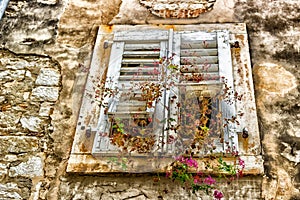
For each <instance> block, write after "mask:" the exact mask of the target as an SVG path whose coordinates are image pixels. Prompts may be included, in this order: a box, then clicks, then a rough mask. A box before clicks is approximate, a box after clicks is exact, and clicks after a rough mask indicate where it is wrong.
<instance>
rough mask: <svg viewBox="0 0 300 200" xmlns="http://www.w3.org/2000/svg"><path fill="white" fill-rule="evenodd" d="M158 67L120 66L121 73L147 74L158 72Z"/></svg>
mask: <svg viewBox="0 0 300 200" xmlns="http://www.w3.org/2000/svg"><path fill="white" fill-rule="evenodd" d="M158 69H159V68H158V67H147V66H145V67H122V68H121V73H122V72H124V73H130V72H133V73H148V74H154V73H159V71H158Z"/></svg>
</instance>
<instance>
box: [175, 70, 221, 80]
mask: <svg viewBox="0 0 300 200" xmlns="http://www.w3.org/2000/svg"><path fill="white" fill-rule="evenodd" d="M194 76H195V77H201V79H202V80H201V81H209V80H220V76H219V72H205V73H182V76H181V80H189V79H190V80H191V81H192V80H193V77H194ZM196 80H197V79H196Z"/></svg>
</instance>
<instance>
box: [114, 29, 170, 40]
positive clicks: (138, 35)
mask: <svg viewBox="0 0 300 200" xmlns="http://www.w3.org/2000/svg"><path fill="white" fill-rule="evenodd" d="M168 36H169V35H168V31H164V30H139V31H121V32H116V33H115V36H114V41H128V42H133V41H139V42H142V41H147V42H150V41H162V40H168Z"/></svg>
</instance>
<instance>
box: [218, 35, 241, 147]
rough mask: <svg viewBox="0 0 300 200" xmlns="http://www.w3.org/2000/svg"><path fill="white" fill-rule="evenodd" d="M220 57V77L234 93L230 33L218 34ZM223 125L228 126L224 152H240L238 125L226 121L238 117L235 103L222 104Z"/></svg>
mask: <svg viewBox="0 0 300 200" xmlns="http://www.w3.org/2000/svg"><path fill="white" fill-rule="evenodd" d="M217 34H218V35H217V38H218V55H219V71H220V76H221V77H225V79H226V81H227V86H228V87H230V88H231V89H232V90H233V91H234V81H233V69H232V59H231V50H230V44H229V32H228V31H220V32H218V33H217ZM221 107H222V118H223V123H224V124H227V125H226V127H225V128H224V132H225V134H224V141H225V142H224V150H226V149H228V148H229V149H230V150H231V151H238V135H237V133H236V124H235V123H228V122H226V119H232V117H235V116H236V108H235V101H234V100H232V102H231V103H228V102H227V101H226V99H224V100H223V101H222V102H221Z"/></svg>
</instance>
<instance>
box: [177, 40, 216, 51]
mask: <svg viewBox="0 0 300 200" xmlns="http://www.w3.org/2000/svg"><path fill="white" fill-rule="evenodd" d="M180 47H181V49H210V48H217V42H216V40H211V41H205V40H204V41H203V40H199V41H185V42H182V43H181V45H180Z"/></svg>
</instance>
